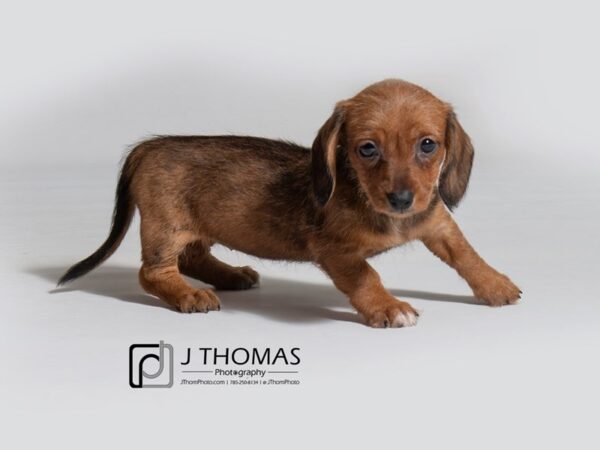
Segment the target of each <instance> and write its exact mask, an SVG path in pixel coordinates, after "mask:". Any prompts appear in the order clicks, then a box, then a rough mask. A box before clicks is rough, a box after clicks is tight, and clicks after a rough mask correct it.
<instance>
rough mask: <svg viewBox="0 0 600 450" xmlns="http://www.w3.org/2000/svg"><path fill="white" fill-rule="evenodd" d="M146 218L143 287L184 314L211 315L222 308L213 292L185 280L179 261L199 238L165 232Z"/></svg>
mask: <svg viewBox="0 0 600 450" xmlns="http://www.w3.org/2000/svg"><path fill="white" fill-rule="evenodd" d="M165 229H167V227H160V228H155V227H153V226H152V225H148V224H144V221H143V219H142V260H143V265H142V268H141V269H140V273H139V279H140V284H141V285H142V287H143V288H144V290H146V292H148V293H150V294H152V295H155V296H156V297H158V298H160V299H162V300H164V301H165V302H167V303H168V304H169V305H171V306H173V307H174V308H176V309H178V310H179V311H181V312H196V311H198V312H208V311H214V310H219V309H220V303H219V298H218V297H217V296H216V294H215V293H214V292H213V291H212V290H211V289H195V288H193V287H192V286H190V285H189V284H188V283H186V281H185V280H184V279H183V277H182V276H181V274H180V272H179V268H178V267H177V258H178V256H179V254H180V253H181V252H182V251H183V249H184V248H185V246H186V245H187V244H188V243H189V242H190V241H191V240H193V239H194V238H195V236H193V235H192V234H191V233H189V232H186V231H183V232H179V231H176V232H172V233H168V232H165Z"/></svg>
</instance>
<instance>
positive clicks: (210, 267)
mask: <svg viewBox="0 0 600 450" xmlns="http://www.w3.org/2000/svg"><path fill="white" fill-rule="evenodd" d="M179 270H180V271H181V273H183V274H184V275H187V276H190V277H192V278H197V279H198V280H201V281H204V282H205V283H208V284H212V285H213V286H214V287H215V288H217V289H219V290H233V291H235V290H242V289H250V288H251V287H252V286H254V285H255V284H256V283H257V282H258V278H259V276H258V273H257V272H256V271H255V270H253V269H252V268H251V267H248V266H243V267H233V266H230V265H229V264H225V263H224V262H223V261H220V260H219V259H217V258H215V257H214V256H213V255H211V254H210V248H209V246H208V245H207V244H206V243H204V242H200V241H197V242H194V243H191V244H188V246H187V247H186V249H185V251H184V252H183V253H182V254H181V255H179Z"/></svg>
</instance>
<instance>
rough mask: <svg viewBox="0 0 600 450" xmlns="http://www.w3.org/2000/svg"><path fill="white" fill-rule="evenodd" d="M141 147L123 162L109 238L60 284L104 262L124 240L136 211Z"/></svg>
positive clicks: (80, 262)
mask: <svg viewBox="0 0 600 450" xmlns="http://www.w3.org/2000/svg"><path fill="white" fill-rule="evenodd" d="M139 149H140V147H138V148H136V149H134V150H133V151H131V152H130V153H129V156H127V159H126V160H125V164H123V168H122V169H121V174H120V176H119V182H118V184H117V192H116V194H115V208H114V210H113V216H112V225H111V228H110V233H109V235H108V238H106V241H104V243H103V244H102V245H101V246H100V248H99V249H98V250H96V251H95V252H94V253H92V254H91V255H90V256H88V257H87V258H85V259H84V260H82V261H79V262H78V263H77V264H75V265H74V266H72V267H71V268H70V269H69V270H67V272H66V273H65V274H64V275H63V276H62V277H61V279H60V280H58V286H60V285H61V284H64V283H68V282H69V281H72V280H74V279H76V278H79V277H81V276H83V275H85V274H86V273H88V272H89V271H91V270H92V269H94V268H96V267H97V266H99V265H100V264H102V263H103V262H104V261H105V260H106V259H108V257H109V256H110V255H112V254H113V253H114V252H115V250H116V249H117V248H118V247H119V245H120V244H121V242H122V241H123V238H124V237H125V233H127V230H128V228H129V225H130V224H131V219H132V218H133V213H134V212H135V203H134V201H133V198H132V196H131V192H130V185H131V178H132V176H133V173H134V171H135V168H136V166H137V164H138V161H139V155H138V153H139V152H138V150H139Z"/></svg>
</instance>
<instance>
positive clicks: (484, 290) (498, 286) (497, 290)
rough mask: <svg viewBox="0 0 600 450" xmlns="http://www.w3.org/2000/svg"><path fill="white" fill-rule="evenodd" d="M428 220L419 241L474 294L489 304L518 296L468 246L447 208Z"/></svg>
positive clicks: (514, 288)
mask: <svg viewBox="0 0 600 450" xmlns="http://www.w3.org/2000/svg"><path fill="white" fill-rule="evenodd" d="M432 219H433V220H432V221H431V222H430V223H431V224H432V225H431V226H429V227H427V231H426V232H425V234H424V235H423V236H422V237H421V240H422V241H423V243H424V244H425V245H426V246H427V248H428V249H429V250H430V251H431V252H432V253H433V254H435V255H436V256H438V257H439V258H440V259H441V260H442V261H444V262H445V263H446V264H448V265H449V266H450V267H453V268H454V269H455V270H456V271H457V272H458V274H459V275H460V276H461V277H463V278H464V279H465V280H466V281H467V283H469V286H470V287H471V289H472V290H473V294H474V295H475V297H477V298H478V299H480V300H483V301H484V302H486V303H487V304H488V305H490V306H502V305H507V304H513V303H516V302H517V301H518V300H519V299H520V298H521V291H520V290H519V288H518V287H517V286H515V284H514V283H513V282H512V281H511V280H510V279H509V278H508V277H507V276H506V275H504V274H501V273H500V272H498V271H497V270H495V269H494V268H493V267H491V266H489V265H488V264H487V263H486V262H485V261H484V260H483V259H482V258H481V257H480V256H479V255H478V254H477V252H476V251H475V250H474V249H473V247H471V245H470V244H469V242H467V240H466V239H465V237H464V236H463V234H462V232H461V231H460V228H459V227H458V225H457V224H456V222H454V219H452V217H451V216H450V214H449V213H448V211H446V210H445V209H444V208H442V207H440V208H438V209H437V210H436V211H435V213H434V217H433V218H432Z"/></svg>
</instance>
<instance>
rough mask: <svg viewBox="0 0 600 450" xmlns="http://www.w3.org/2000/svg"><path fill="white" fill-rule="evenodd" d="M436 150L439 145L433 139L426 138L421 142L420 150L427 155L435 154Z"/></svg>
mask: <svg viewBox="0 0 600 450" xmlns="http://www.w3.org/2000/svg"><path fill="white" fill-rule="evenodd" d="M436 148H437V144H436V143H435V141H433V140H432V139H429V138H425V139H423V140H422V141H421V144H420V149H421V151H422V152H423V153H426V154H429V153H433V152H434V151H435V149H436Z"/></svg>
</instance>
